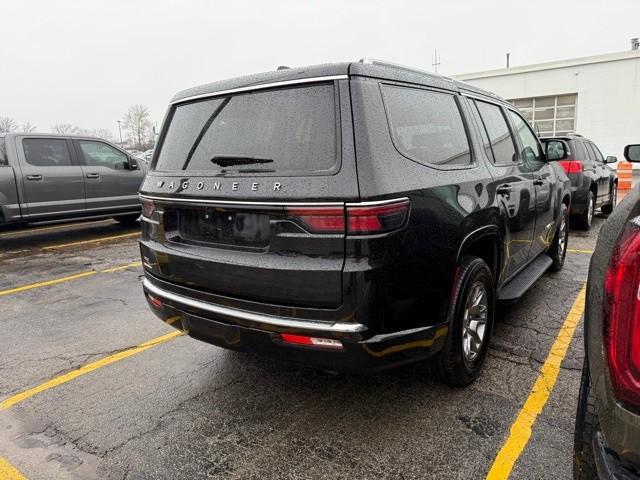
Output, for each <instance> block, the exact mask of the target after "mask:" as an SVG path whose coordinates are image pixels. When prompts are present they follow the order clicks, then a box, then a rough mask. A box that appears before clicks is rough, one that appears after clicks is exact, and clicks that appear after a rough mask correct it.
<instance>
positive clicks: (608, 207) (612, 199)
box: [600, 183, 618, 215]
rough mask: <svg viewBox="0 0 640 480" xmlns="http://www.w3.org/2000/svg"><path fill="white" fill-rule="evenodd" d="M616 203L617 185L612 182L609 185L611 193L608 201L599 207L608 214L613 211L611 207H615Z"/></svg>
mask: <svg viewBox="0 0 640 480" xmlns="http://www.w3.org/2000/svg"><path fill="white" fill-rule="evenodd" d="M617 203H618V185H617V184H616V183H614V184H613V185H612V186H611V195H610V198H609V203H607V204H606V205H603V206H602V208H600V210H601V211H602V213H604V214H605V215H610V214H611V213H612V212H613V209H614V208H615V206H616V204H617Z"/></svg>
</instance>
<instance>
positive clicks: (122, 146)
mask: <svg viewBox="0 0 640 480" xmlns="http://www.w3.org/2000/svg"><path fill="white" fill-rule="evenodd" d="M118 131H119V132H120V148H124V143H122V128H120V120H118Z"/></svg>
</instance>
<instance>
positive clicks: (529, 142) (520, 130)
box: [509, 110, 543, 163]
mask: <svg viewBox="0 0 640 480" xmlns="http://www.w3.org/2000/svg"><path fill="white" fill-rule="evenodd" d="M509 115H510V116H511V121H512V122H513V125H514V127H515V131H516V135H518V137H520V143H521V144H522V151H521V152H520V157H521V158H522V160H524V161H525V162H527V163H532V162H542V161H543V160H542V149H541V147H540V142H538V137H536V135H535V133H533V131H532V130H531V128H529V125H527V122H525V121H524V119H523V118H522V117H521V116H520V115H518V114H517V113H516V112H514V111H512V110H509Z"/></svg>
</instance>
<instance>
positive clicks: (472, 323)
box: [462, 282, 489, 362]
mask: <svg viewBox="0 0 640 480" xmlns="http://www.w3.org/2000/svg"><path fill="white" fill-rule="evenodd" d="M488 310H489V296H488V295H487V290H486V288H485V286H484V284H483V283H482V282H476V283H474V284H473V285H472V286H471V289H470V290H469V295H468V296H467V302H466V305H465V310H464V318H463V320H462V352H463V353H464V356H465V359H466V360H467V361H469V362H473V361H474V360H475V359H476V358H477V357H478V355H480V352H482V348H483V346H484V341H485V337H486V329H487V318H488Z"/></svg>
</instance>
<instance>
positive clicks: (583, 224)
mask: <svg viewBox="0 0 640 480" xmlns="http://www.w3.org/2000/svg"><path fill="white" fill-rule="evenodd" d="M595 209H596V197H595V196H594V195H593V192H591V191H589V195H588V197H587V208H586V210H585V211H584V213H582V214H580V215H578V216H577V217H576V224H577V226H578V227H579V228H580V229H582V230H589V229H590V228H591V222H592V221H593V213H594V212H595Z"/></svg>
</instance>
